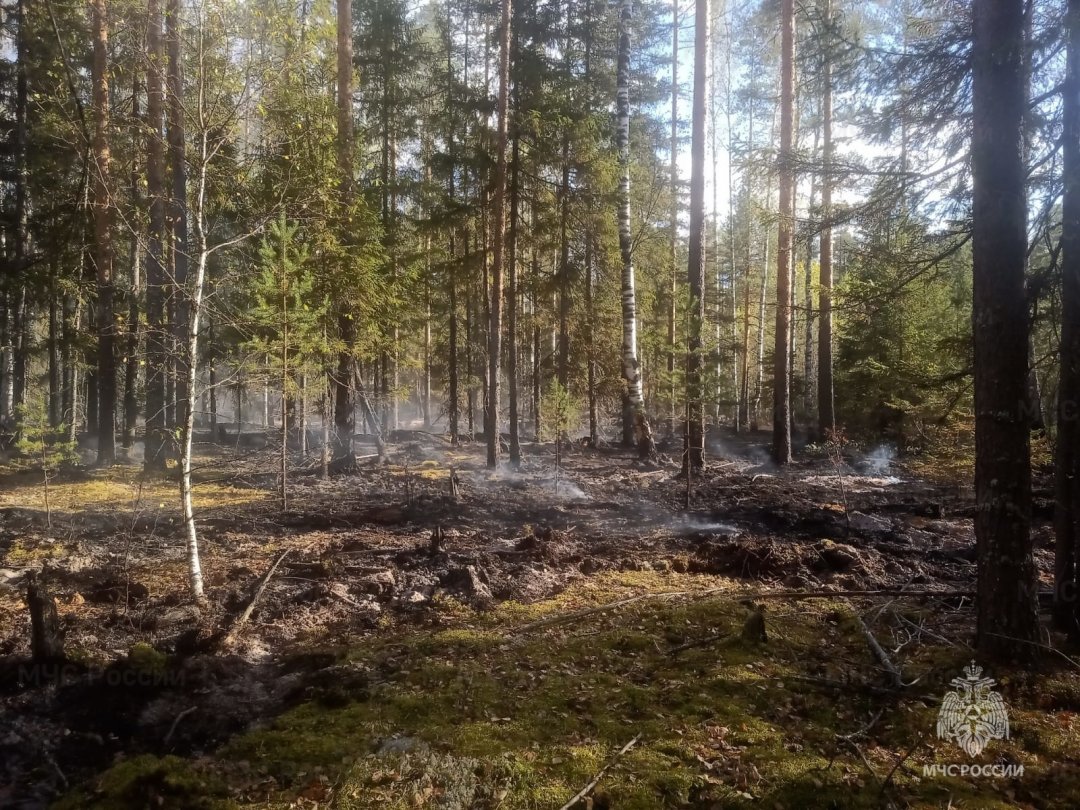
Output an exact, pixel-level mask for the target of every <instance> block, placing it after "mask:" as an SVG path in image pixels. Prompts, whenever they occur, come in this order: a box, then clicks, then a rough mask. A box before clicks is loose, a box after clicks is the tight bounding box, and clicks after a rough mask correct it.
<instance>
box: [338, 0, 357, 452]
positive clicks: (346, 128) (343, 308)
mask: <svg viewBox="0 0 1080 810" xmlns="http://www.w3.org/2000/svg"><path fill="white" fill-rule="evenodd" d="M352 79H353V65H352V3H351V2H349V0H337V162H338V180H339V183H340V185H339V195H340V201H341V208H342V212H341V213H342V223H341V227H342V228H343V229H347V228H348V225H347V224H346V223H347V222H348V219H349V211H350V209H351V208H352V200H353V162H352ZM345 236H346V239H348V238H349V235H348V234H346V235H345ZM338 332H339V335H340V338H341V342H342V345H343V348H342V349H341V351H340V352H338V358H337V372H336V374H335V375H334V467H335V469H338V470H340V471H342V472H346V471H351V470H353V469H354V468H355V467H356V456H355V455H354V454H353V433H355V430H356V416H355V411H356V405H355V400H354V397H353V349H354V347H355V344H356V322H355V321H354V320H353V313H352V312H351V311H350V307H349V306H348V304H347V303H342V304H340V305H339V306H338Z"/></svg>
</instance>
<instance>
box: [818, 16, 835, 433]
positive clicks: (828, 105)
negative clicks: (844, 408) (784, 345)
mask: <svg viewBox="0 0 1080 810" xmlns="http://www.w3.org/2000/svg"><path fill="white" fill-rule="evenodd" d="M822 17H823V23H822V25H823V26H824V28H825V35H826V37H827V38H828V40H827V43H826V47H825V53H824V56H825V58H824V64H823V66H822V70H821V87H822V91H821V221H822V226H821V237H820V239H821V246H820V251H821V255H820V257H819V258H818V288H819V291H818V352H817V410H818V433H819V434H820V435H821V437H822V438H827V437H828V436H829V435H830V434H831V433H832V432H833V431H834V430H836V413H835V408H834V399H833V358H832V285H833V262H832V254H833V250H832V248H833V238H832V186H833V179H832V151H833V138H832V118H833V112H832V49H831V44H830V42H831V30H832V0H822Z"/></svg>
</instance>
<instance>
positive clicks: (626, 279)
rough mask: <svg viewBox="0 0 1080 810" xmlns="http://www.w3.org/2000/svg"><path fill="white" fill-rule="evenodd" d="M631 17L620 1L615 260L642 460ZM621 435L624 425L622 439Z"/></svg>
mask: <svg viewBox="0 0 1080 810" xmlns="http://www.w3.org/2000/svg"><path fill="white" fill-rule="evenodd" d="M633 14H634V4H633V0H620V3H619V29H618V36H619V44H618V51H617V57H616V88H615V148H616V149H617V150H618V163H619V188H618V200H617V216H618V227H619V257H620V259H621V260H622V373H623V380H624V381H625V383H626V392H625V398H626V401H625V405H626V408H625V409H624V421H625V419H626V417H627V416H629V420H630V422H631V423H632V425H633V438H634V442H635V443H636V444H637V447H638V453H639V455H640V456H641V457H642V458H647V457H649V456H652V455H653V454H654V453H655V452H656V447H655V444H654V443H653V437H652V430H651V429H650V428H649V417H648V414H646V413H645V400H644V397H643V396H642V389H641V362H640V360H639V359H638V334H637V333H638V316H637V296H636V294H635V290H634V257H633V246H634V245H633V234H632V233H631V230H630V45H631V40H630V25H631V23H632V22H633ZM625 432H626V431H625V425H624V436H625Z"/></svg>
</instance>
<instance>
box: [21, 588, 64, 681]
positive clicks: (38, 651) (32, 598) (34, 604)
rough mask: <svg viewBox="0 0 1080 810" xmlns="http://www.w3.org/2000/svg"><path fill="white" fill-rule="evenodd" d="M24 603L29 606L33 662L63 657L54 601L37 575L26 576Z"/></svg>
mask: <svg viewBox="0 0 1080 810" xmlns="http://www.w3.org/2000/svg"><path fill="white" fill-rule="evenodd" d="M26 604H27V606H28V607H29V608H30V650H31V655H32V657H33V660H34V662H35V663H46V662H50V661H62V660H63V659H64V631H63V628H61V626H60V617H59V616H58V615H57V613H56V602H54V601H53V598H52V595H51V594H50V593H49V589H48V587H47V586H46V584H45V582H43V581H42V580H41V579H40V578H39V577H37V576H36V575H35V574H33V573H31V574H29V576H28V577H27V585H26Z"/></svg>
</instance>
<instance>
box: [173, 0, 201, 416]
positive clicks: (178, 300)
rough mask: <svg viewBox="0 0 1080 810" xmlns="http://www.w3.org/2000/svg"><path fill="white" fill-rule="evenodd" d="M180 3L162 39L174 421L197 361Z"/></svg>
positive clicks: (187, 393) (175, 1)
mask: <svg viewBox="0 0 1080 810" xmlns="http://www.w3.org/2000/svg"><path fill="white" fill-rule="evenodd" d="M180 13H181V0H167V2H166V5H165V40H166V48H167V51H168V77H167V79H166V81H167V91H168V126H167V131H166V138H167V140H168V144H169V168H170V170H171V172H172V196H171V199H170V201H169V202H170V212H169V217H170V224H171V226H172V262H173V285H174V288H175V294H174V296H173V306H172V313H173V341H174V343H175V345H176V347H177V349H178V351H177V352H176V356H175V359H174V363H175V366H176V383H175V393H174V396H175V402H176V404H175V406H174V407H175V409H176V414H177V418H179V414H181V413H182V412H183V408H184V401H185V400H186V399H187V398H188V397H189V396H192V395H193V394H192V392H191V391H189V390H188V386H187V380H188V377H189V376H190V375H189V374H188V373H187V367H188V366H189V365H190V364H192V363H197V362H198V358H195V357H188V356H187V341H186V340H185V336H186V335H187V321H188V318H189V313H188V310H189V307H190V305H189V302H188V290H187V277H188V265H189V263H190V261H189V257H188V204H187V155H186V150H185V147H184V70H183V61H182V54H181V33H180Z"/></svg>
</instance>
